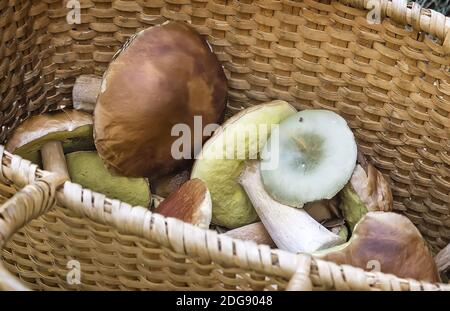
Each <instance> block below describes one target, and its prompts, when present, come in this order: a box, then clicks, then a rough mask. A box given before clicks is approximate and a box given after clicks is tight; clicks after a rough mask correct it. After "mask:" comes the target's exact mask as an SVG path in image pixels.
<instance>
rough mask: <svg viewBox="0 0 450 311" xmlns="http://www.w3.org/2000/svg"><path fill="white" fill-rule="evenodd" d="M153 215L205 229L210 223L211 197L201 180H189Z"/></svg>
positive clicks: (162, 203) (159, 206)
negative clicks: (175, 219)
mask: <svg viewBox="0 0 450 311" xmlns="http://www.w3.org/2000/svg"><path fill="white" fill-rule="evenodd" d="M155 213H159V214H162V215H164V216H166V217H173V218H177V219H180V220H183V221H184V222H187V223H191V224H193V225H196V226H199V227H202V228H205V229H206V228H209V225H210V223H211V216H212V203H211V195H210V193H209V191H208V188H207V187H206V185H205V183H204V182H203V181H202V180H200V179H191V180H189V181H187V182H186V183H184V184H183V185H182V186H181V187H180V189H178V190H177V191H175V192H173V193H172V194H171V195H169V196H168V197H167V198H166V199H165V200H164V201H162V202H161V203H160V204H159V205H158V207H157V208H156V209H155Z"/></svg>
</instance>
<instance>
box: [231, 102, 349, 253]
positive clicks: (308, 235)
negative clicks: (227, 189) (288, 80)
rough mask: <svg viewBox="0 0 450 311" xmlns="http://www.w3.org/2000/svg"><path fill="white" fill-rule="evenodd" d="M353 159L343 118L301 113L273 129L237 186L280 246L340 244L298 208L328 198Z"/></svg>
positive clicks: (344, 180)
mask: <svg viewBox="0 0 450 311" xmlns="http://www.w3.org/2000/svg"><path fill="white" fill-rule="evenodd" d="M356 158H357V147H356V142H355V139H354V137H353V133H352V132H351V130H350V128H349V127H348V125H347V123H346V121H345V120H344V119H343V118H342V117H340V116H339V115H337V114H336V113H334V112H331V111H327V110H304V111H301V112H298V113H296V114H294V115H292V116H290V117H288V118H287V119H286V120H284V121H282V122H281V123H280V125H279V127H278V128H275V129H274V130H273V131H272V133H271V136H270V138H269V139H268V140H267V143H266V145H265V146H264V148H263V150H262V152H261V162H260V163H252V164H249V166H248V167H247V169H246V170H244V172H243V174H242V175H241V177H240V184H241V185H242V186H243V187H244V189H245V191H246V193H247V195H248V197H249V198H250V200H251V201H252V203H253V207H254V208H255V210H256V212H257V213H258V216H259V218H260V219H261V221H262V222H263V223H264V225H265V227H266V229H267V231H268V232H269V234H270V236H271V237H272V239H273V240H274V242H275V244H277V246H278V247H279V248H282V249H286V250H289V251H292V252H313V251H316V250H319V249H325V248H328V247H331V246H334V245H338V244H341V243H343V242H344V241H345V240H344V239H343V238H342V237H341V236H338V235H337V234H334V233H332V232H331V231H329V230H328V229H326V228H325V227H324V226H322V225H321V224H319V223H318V222H317V221H316V220H314V219H313V218H312V217H311V216H310V215H309V214H308V213H307V212H306V211H305V210H303V209H298V208H302V207H303V206H304V205H305V203H309V202H314V201H317V200H323V199H332V198H333V197H334V196H335V195H336V194H337V193H338V192H339V191H340V190H341V189H342V188H343V187H344V186H345V184H346V183H347V182H348V180H349V179H350V177H351V174H352V172H353V169H354V167H355V165H356ZM273 163H276V165H273Z"/></svg>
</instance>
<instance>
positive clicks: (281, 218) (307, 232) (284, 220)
mask: <svg viewBox="0 0 450 311" xmlns="http://www.w3.org/2000/svg"><path fill="white" fill-rule="evenodd" d="M239 183H240V184H241V185H242V187H243V188H244V190H245V192H246V193H247V195H248V197H249V199H250V201H251V202H252V204H253V207H254V208H255V210H256V213H257V214H258V216H259V218H260V219H261V221H262V223H263V224H264V226H265V227H266V229H267V232H269V235H270V236H271V237H272V240H273V241H274V242H275V244H276V245H277V246H278V248H280V249H284V250H287V251H291V252H306V253H311V252H314V251H317V250H321V249H326V248H329V247H332V246H336V245H339V244H342V243H344V242H345V241H344V240H343V239H342V238H341V237H339V236H338V235H336V234H334V233H332V232H330V231H329V230H327V229H326V228H325V227H324V226H322V225H321V224H319V223H318V222H317V221H315V220H314V219H313V218H312V217H311V216H309V214H308V213H307V212H306V211H304V210H303V209H297V208H294V207H290V206H286V205H283V204H281V203H279V202H277V201H275V200H274V199H272V197H270V195H269V194H268V193H267V192H266V191H265V190H264V186H263V184H262V180H261V173H260V170H259V166H258V162H256V161H251V162H250V163H249V164H248V165H247V167H245V168H244V170H243V172H242V174H241V176H240V178H239Z"/></svg>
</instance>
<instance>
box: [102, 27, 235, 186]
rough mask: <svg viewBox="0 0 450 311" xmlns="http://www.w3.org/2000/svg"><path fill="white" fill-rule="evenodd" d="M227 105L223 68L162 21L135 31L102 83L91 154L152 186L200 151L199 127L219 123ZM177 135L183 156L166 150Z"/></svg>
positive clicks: (191, 34) (187, 30) (190, 37)
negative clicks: (183, 140) (94, 150)
mask: <svg viewBox="0 0 450 311" xmlns="http://www.w3.org/2000/svg"><path fill="white" fill-rule="evenodd" d="M226 98H227V82H226V77H225V74H224V71H223V68H222V66H221V64H220V62H219V61H218V60H217V58H216V56H215V54H214V53H213V52H212V50H211V49H210V47H209V46H208V44H207V42H206V41H205V40H204V39H203V38H202V37H201V36H200V35H199V34H198V33H197V32H196V31H195V30H194V29H193V28H191V27H190V26H189V25H188V24H186V23H182V22H167V23H164V24H162V25H158V26H154V27H150V28H147V29H145V30H142V31H140V32H139V33H137V34H136V35H135V36H133V37H132V38H131V39H130V40H129V41H128V42H127V43H126V44H125V45H124V46H123V47H122V49H121V50H120V51H119V52H118V53H117V54H116V56H115V57H114V59H113V61H112V62H111V63H110V64H109V67H108V69H107V71H106V72H105V74H104V76H103V80H102V84H101V90H100V94H99V95H98V98H97V102H96V106H95V110H94V117H95V118H94V137H95V145H96V147H97V151H98V153H99V155H100V157H101V158H102V159H103V161H104V163H105V165H106V166H107V167H108V168H109V169H111V170H112V171H114V172H118V173H120V174H121V175H124V176H129V177H149V178H152V179H153V178H156V177H159V176H163V175H165V174H168V173H170V172H173V171H174V170H176V169H179V168H182V167H185V166H186V165H187V164H189V163H190V161H189V160H190V159H192V158H193V156H194V154H195V153H196V152H197V151H199V150H198V149H199V148H200V147H201V144H202V142H203V141H205V140H206V138H207V135H206V136H205V135H203V134H204V133H203V130H204V129H205V127H206V126H208V125H210V124H212V123H219V122H221V121H222V119H223V115H224V112H225V107H226ZM195 117H197V118H195ZM196 120H201V122H202V124H199V123H195V121H196ZM194 125H195V128H194ZM175 126H178V128H176V127H175ZM180 132H188V133H187V134H188V135H187V136H186V137H188V138H189V142H190V143H191V146H190V147H189V146H188V144H187V143H186V144H185V145H183V148H187V149H186V150H187V152H186V153H187V154H185V153H184V151H185V150H177V151H180V152H179V154H174V152H173V150H172V149H173V148H176V144H175V145H174V143H175V142H176V141H178V139H181V137H178V136H177V135H180ZM174 146H175V147H174ZM183 148H181V147H180V149H183ZM186 158H188V159H186Z"/></svg>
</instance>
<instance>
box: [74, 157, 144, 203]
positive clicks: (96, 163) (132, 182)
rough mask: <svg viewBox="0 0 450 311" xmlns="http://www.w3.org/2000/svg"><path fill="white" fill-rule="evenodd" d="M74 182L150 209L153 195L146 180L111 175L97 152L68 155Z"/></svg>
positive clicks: (110, 196)
mask: <svg viewBox="0 0 450 311" xmlns="http://www.w3.org/2000/svg"><path fill="white" fill-rule="evenodd" d="M66 161H67V169H68V171H69V175H70V178H71V180H72V182H74V183H77V184H80V185H81V186H83V187H84V188H88V189H90V190H93V191H95V192H100V193H103V194H105V195H106V196H107V197H108V198H111V199H117V200H120V201H122V202H125V203H128V204H131V205H133V206H137V205H139V206H143V207H150V204H151V198H152V197H151V193H150V187H149V184H148V181H147V179H146V178H129V177H124V176H119V175H113V174H111V173H110V172H109V171H108V170H107V169H106V167H105V166H104V164H103V161H102V159H101V158H100V157H99V155H98V154H97V152H95V151H78V152H72V153H69V154H67V155H66Z"/></svg>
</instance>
